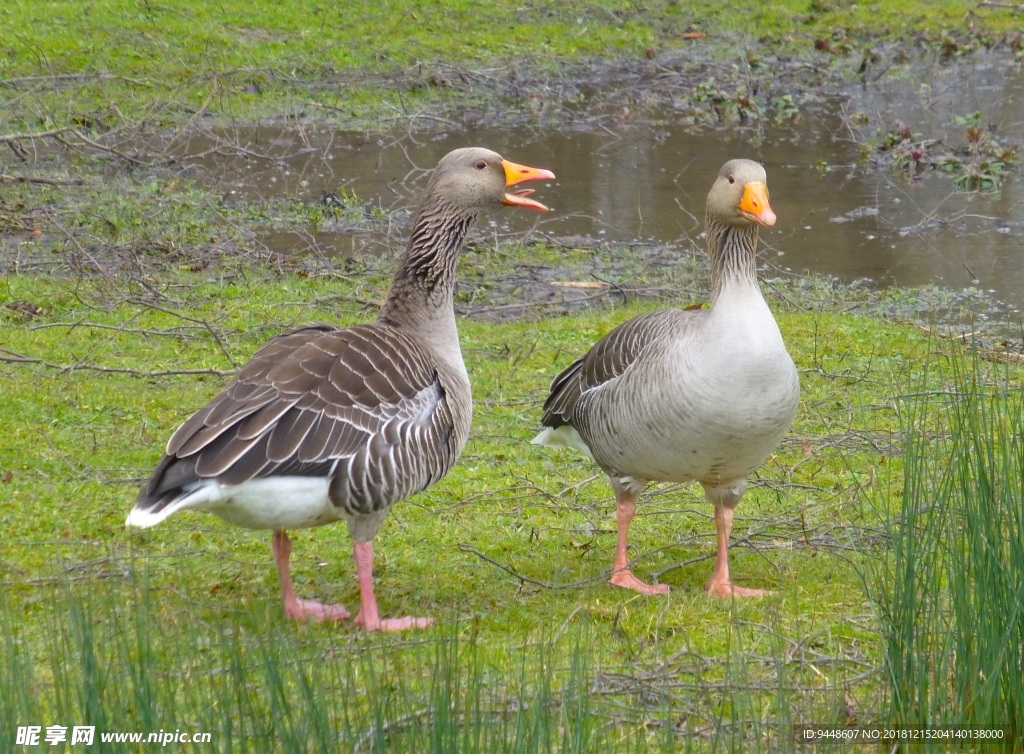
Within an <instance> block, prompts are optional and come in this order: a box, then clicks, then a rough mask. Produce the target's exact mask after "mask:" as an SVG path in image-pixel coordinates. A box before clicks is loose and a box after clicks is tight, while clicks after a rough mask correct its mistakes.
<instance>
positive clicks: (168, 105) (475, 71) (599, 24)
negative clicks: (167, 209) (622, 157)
mask: <svg viewBox="0 0 1024 754" xmlns="http://www.w3.org/2000/svg"><path fill="white" fill-rule="evenodd" d="M0 25H2V26H3V28H4V29H5V30H6V33H5V38H4V51H5V56H4V58H3V62H2V63H0V66H2V67H0V74H2V76H0V92H2V94H3V96H2V97H0V100H2V104H0V124H3V125H2V126H0V133H12V132H19V131H24V132H40V131H51V130H53V129H55V128H66V129H69V130H70V131H75V132H79V133H81V134H85V135H88V134H92V135H94V136H95V135H99V134H105V133H109V132H110V131H112V130H117V129H120V128H125V127H129V126H130V127H132V128H138V127H140V126H143V125H145V126H148V127H154V126H155V127H158V128H176V127H178V125H180V123H181V122H182V121H190V120H193V121H202V122H206V123H209V122H210V121H211V119H212V120H213V122H217V123H220V124H222V125H223V124H227V123H234V122H238V121H241V122H253V121H256V120H260V119H264V118H274V119H281V118H288V119H306V118H313V119H317V120H324V121H328V122H331V123H336V124H341V125H348V126H354V125H358V126H365V125H368V124H369V125H371V127H373V126H375V125H379V123H380V122H381V120H382V119H388V118H391V119H404V118H407V117H410V116H415V115H416V114H417V113H419V112H421V110H423V109H424V108H425V110H423V111H424V112H425V113H426V114H427V115H429V114H430V113H434V114H437V113H447V112H452V111H458V110H464V109H465V108H466V107H469V106H472V107H478V106H481V105H484V106H486V105H488V104H493V103H494V102H495V101H499V100H503V101H506V102H514V103H518V105H520V106H522V107H523V108H524V110H526V111H529V110H530V109H531V108H532V109H534V110H536V109H538V108H546V109H548V110H550V109H551V108H550V107H548V106H549V105H556V108H557V106H559V105H561V104H563V103H574V104H575V105H579V104H580V103H586V102H587V100H588V99H592V100H594V101H596V102H599V101H600V100H601V99H602V95H601V94H600V92H599V90H600V89H601V88H604V89H608V88H611V89H615V88H616V86H615V85H614V84H613V85H612V86H611V87H609V86H608V82H606V83H605V84H601V83H600V82H594V83H596V84H597V90H598V91H594V87H593V86H589V87H588V86H587V85H586V84H587V79H589V78H591V76H590V74H587V73H586V72H585V69H586V67H587V64H588V61H591V60H594V59H597V58H600V59H603V60H605V61H609V60H622V61H634V62H637V63H642V64H644V65H647V66H648V67H650V68H651V70H650V71H649V72H648V74H646V75H647V78H656V77H657V76H658V75H659V74H664V75H670V74H671V75H677V76H678V75H679V74H682V75H683V77H684V78H686V79H687V81H688V86H692V85H695V84H697V83H698V82H699V81H706V80H707V79H708V76H709V74H710V75H711V80H712V81H714V79H715V78H716V77H717V80H718V81H721V79H722V77H723V76H725V77H729V76H730V75H735V76H737V77H739V78H740V79H747V80H751V81H754V82H758V85H759V86H760V87H761V88H768V87H770V86H771V85H772V82H773V80H774V79H775V78H776V77H778V76H779V75H786V76H793V75H794V74H796V72H797V71H796V69H801V68H802V69H806V72H807V73H808V76H809V79H808V81H811V80H814V79H815V78H817V79H818V80H819V81H820V79H821V77H822V76H825V77H826V78H827V77H830V76H831V75H833V73H832V72H833V69H836V68H838V69H841V70H847V71H848V72H850V73H852V72H855V71H856V70H857V69H858V67H860V66H861V65H862V62H863V61H865V60H867V59H870V60H871V61H874V59H875V56H876V55H878V54H879V53H878V51H876V50H874V49H872V46H873V45H876V44H877V43H879V42H880V41H882V40H889V41H891V42H897V43H903V45H904V47H903V48H902V51H901V52H899V53H897V54H895V55H894V56H892V59H891V60H889V61H887V64H891V63H892V62H896V63H897V64H898V63H899V62H900V61H901V60H902V61H904V62H905V60H906V59H907V58H908V53H909V54H913V53H914V51H915V50H917V49H929V50H935V51H939V52H942V53H943V54H947V55H958V54H962V53H965V52H969V51H971V50H975V49H982V48H988V47H993V46H1002V47H1004V48H1006V49H1007V51H1008V53H1009V54H1010V55H1011V56H1012V55H1013V54H1014V52H1015V50H1016V49H1017V47H1018V46H1019V44H1020V33H1019V24H1018V23H1017V20H1016V19H1015V17H1014V15H1013V12H1012V10H1011V9H1009V8H998V7H996V8H985V9H979V8H978V7H977V3H974V2H969V1H967V0H942V1H941V2H931V3H922V2H919V1H917V0H896V1H894V2H886V3H881V4H870V3H848V2H813V3H807V2H805V1H804V0H786V1H785V2H779V3H772V4H768V5H762V6H755V7H751V6H749V5H745V4H742V3H720V2H706V1H704V0H701V1H700V2H692V3H679V2H674V1H672V0H666V1H663V2H654V3H621V2H612V1H611V0H597V1H596V2H573V1H570V2H560V3H554V4H552V3H526V4H518V5H509V4H507V3H498V2H493V1H491V0H489V1H488V2H409V1H401V2H385V3H368V2H358V3H344V4H321V5H317V6H312V7H310V6H306V5H301V4H280V3H272V2H249V3H239V2H224V3H216V4H213V5H209V4H200V5H196V4H194V3H182V2H177V1H175V2H168V3H160V4H150V3H137V2H134V1H129V0H103V1H102V2H90V3H80V2H71V3H34V2H26V1H25V0H16V1H15V2H11V3H5V4H4V6H3V8H0ZM776 55H778V56H779V57H776ZM794 56H795V57H796V58H797V62H798V66H796V68H793V66H791V65H790V64H789V63H788V62H786V61H792V59H793V58H794ZM885 56H886V57H888V55H887V54H886V55H885ZM645 61H646V62H645ZM711 61H715V62H716V64H715V65H713V66H711V65H709V63H710V62H711ZM723 62H724V63H726V65H725V67H722V66H719V65H717V63H723ZM737 66H738V69H737V70H736V71H734V72H733V74H730V73H729V70H728V69H729V68H733V67H737ZM709 67H711V68H715V69H717V70H714V71H709V70H708V68H709ZM691 77H693V80H692V81H691V80H690V79H691ZM712 86H714V84H713V83H712ZM588 89H589V91H588ZM756 89H757V86H755V87H754V91H756ZM676 96H678V95H676ZM636 104H637V103H636V102H633V105H634V107H635V106H636ZM534 115H535V116H536V115H537V113H536V112H535V113H534ZM455 117H456V118H457V113H456V115H455ZM425 124H428V123H421V124H420V125H421V126H422V125H425ZM67 136H68V138H72V134H71V133H68V134H67Z"/></svg>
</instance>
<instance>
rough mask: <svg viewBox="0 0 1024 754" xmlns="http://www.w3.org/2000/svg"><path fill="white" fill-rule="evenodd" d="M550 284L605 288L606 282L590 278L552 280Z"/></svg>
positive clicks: (569, 286) (562, 286) (561, 286)
mask: <svg viewBox="0 0 1024 754" xmlns="http://www.w3.org/2000/svg"><path fill="white" fill-rule="evenodd" d="M551 285H557V286H558V287H559V288H607V287H609V286H608V283H601V282H599V281H592V280H552V281H551Z"/></svg>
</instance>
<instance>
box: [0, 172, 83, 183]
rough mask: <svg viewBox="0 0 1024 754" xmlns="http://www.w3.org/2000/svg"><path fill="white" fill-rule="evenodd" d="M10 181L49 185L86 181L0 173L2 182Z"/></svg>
mask: <svg viewBox="0 0 1024 754" xmlns="http://www.w3.org/2000/svg"><path fill="white" fill-rule="evenodd" d="M2 181H8V182H13V183H43V184H46V185H47V186H83V185H85V182H84V181H82V180H79V179H77V178H76V179H74V180H70V181H62V180H60V179H59V178H35V177H33V176H30V175H9V174H7V173H0V182H2Z"/></svg>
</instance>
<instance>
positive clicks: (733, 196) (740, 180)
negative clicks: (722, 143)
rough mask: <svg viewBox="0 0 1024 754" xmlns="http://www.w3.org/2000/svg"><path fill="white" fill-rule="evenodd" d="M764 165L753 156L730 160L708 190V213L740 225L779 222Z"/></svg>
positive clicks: (725, 221) (727, 223)
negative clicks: (771, 201)
mask: <svg viewBox="0 0 1024 754" xmlns="http://www.w3.org/2000/svg"><path fill="white" fill-rule="evenodd" d="M766 180H767V177H766V175H765V172H764V168H763V167H761V165H760V164H758V163H756V162H754V161H753V160H729V162H727V163H725V165H723V166H722V169H721V170H720V171H719V173H718V178H717V179H716V180H715V183H714V185H713V186H712V187H711V191H710V192H709V193H708V203H707V211H708V216H709V217H713V218H714V219H716V220H718V221H719V222H721V223H724V224H726V225H732V226H739V227H749V226H751V225H763V226H765V227H768V228H770V227H771V226H773V225H775V213H774V212H773V211H772V207H771V205H770V204H769V203H768V185H767V183H766Z"/></svg>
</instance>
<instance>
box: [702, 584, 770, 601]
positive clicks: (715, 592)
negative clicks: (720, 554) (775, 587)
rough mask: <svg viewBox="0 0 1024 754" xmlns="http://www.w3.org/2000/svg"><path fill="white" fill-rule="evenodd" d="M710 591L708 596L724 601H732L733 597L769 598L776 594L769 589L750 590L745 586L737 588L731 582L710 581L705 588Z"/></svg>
mask: <svg viewBox="0 0 1024 754" xmlns="http://www.w3.org/2000/svg"><path fill="white" fill-rule="evenodd" d="M704 588H705V589H707V590H708V594H710V595H712V596H714V597H722V598H723V599H732V598H733V597H767V596H769V595H772V594H775V592H772V591H769V590H767V589H748V588H747V587H743V586H736V585H735V584H733V583H732V582H731V581H717V582H714V581H708V583H707V584H705V586H704Z"/></svg>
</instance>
